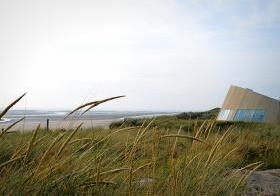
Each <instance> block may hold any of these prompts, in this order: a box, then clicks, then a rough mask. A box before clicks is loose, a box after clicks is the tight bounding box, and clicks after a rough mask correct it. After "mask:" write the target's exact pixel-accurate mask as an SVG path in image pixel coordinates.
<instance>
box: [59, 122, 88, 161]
mask: <svg viewBox="0 0 280 196" xmlns="http://www.w3.org/2000/svg"><path fill="white" fill-rule="evenodd" d="M83 124H84V123H80V124H79V125H78V127H77V128H76V129H75V130H74V131H73V132H72V133H71V134H70V135H69V137H68V138H67V139H66V140H65V142H64V143H63V144H62V145H61V147H60V149H59V150H58V153H57V154H56V158H58V157H59V156H60V154H61V153H62V151H63V150H64V148H65V147H66V145H67V144H68V143H69V141H70V140H71V139H72V137H73V136H74V135H75V133H76V132H77V131H78V130H79V129H80V128H81V127H82V125H83Z"/></svg>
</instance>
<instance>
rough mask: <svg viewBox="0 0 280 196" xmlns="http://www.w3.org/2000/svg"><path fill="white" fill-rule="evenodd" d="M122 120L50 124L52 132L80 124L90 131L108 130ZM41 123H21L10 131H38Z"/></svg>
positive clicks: (54, 121)
mask: <svg viewBox="0 0 280 196" xmlns="http://www.w3.org/2000/svg"><path fill="white" fill-rule="evenodd" d="M120 120H121V119H106V120H53V121H50V122H49V128H50V130H55V129H71V128H75V127H77V126H78V125H79V124H80V123H83V126H82V129H88V128H103V129H108V128H109V125H110V124H111V123H112V122H116V121H120ZM38 124H39V123H35V122H30V121H26V122H24V121H23V122H20V123H19V124H17V125H15V126H14V127H12V128H11V129H10V130H11V131H21V132H26V131H32V130H34V129H36V127H37V126H38ZM40 124H41V128H46V126H47V123H46V122H42V123H40ZM8 126H9V124H8V123H5V124H0V129H1V130H2V129H5V128H6V127H8Z"/></svg>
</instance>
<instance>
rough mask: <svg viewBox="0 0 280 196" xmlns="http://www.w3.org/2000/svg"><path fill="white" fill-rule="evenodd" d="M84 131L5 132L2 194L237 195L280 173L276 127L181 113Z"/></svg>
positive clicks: (279, 135) (0, 162) (0, 154)
mask: <svg viewBox="0 0 280 196" xmlns="http://www.w3.org/2000/svg"><path fill="white" fill-rule="evenodd" d="M81 128H82V124H81V125H77V128H76V129H74V130H67V131H64V132H62V131H59V130H52V131H49V132H46V131H45V130H41V129H40V127H39V126H38V128H37V129H36V130H34V131H33V132H30V133H20V132H9V131H6V132H4V133H3V132H2V134H1V138H0V140H1V141H0V151H1V152H0V170H1V174H0V192H1V194H5V195H6V194H54V195H56V194H98V195H113V194H116V195H124V194H125V195H144V194H145V195H146V194H150V195H229V194H238V193H243V192H244V191H245V190H244V182H245V181H246V178H247V177H248V175H250V172H252V171H254V170H256V169H266V168H280V157H279V153H278V152H279V151H280V146H279V145H280V142H279V141H280V127H279V126H276V125H275V126H274V125H266V124H246V123H237V124H221V123H218V124H217V123H216V122H215V121H213V120H203V121H197V120H186V119H178V118H177V117H176V116H173V117H158V118H156V119H154V120H151V119H146V120H137V121H135V122H134V124H133V125H131V124H129V123H123V124H122V125H117V124H115V125H112V127H111V129H109V130H97V129H95V130H84V129H83V130H81ZM240 171H244V172H240Z"/></svg>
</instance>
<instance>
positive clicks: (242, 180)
mask: <svg viewBox="0 0 280 196" xmlns="http://www.w3.org/2000/svg"><path fill="white" fill-rule="evenodd" d="M253 165H254V166H255V167H254V168H253V169H252V170H250V171H249V172H247V173H245V174H244V175H243V176H242V177H241V178H240V180H239V181H238V183H237V184H236V186H235V188H234V190H233V193H235V192H236V190H237V189H238V187H240V185H241V184H242V183H244V181H246V179H247V178H248V177H249V176H250V175H251V174H252V173H253V172H254V171H256V170H257V169H258V168H260V167H261V166H262V165H263V163H262V162H261V161H259V162H256V163H252V164H249V165H248V166H250V167H252V166H253ZM248 166H246V167H248ZM250 167H248V168H250ZM244 168H245V167H244Z"/></svg>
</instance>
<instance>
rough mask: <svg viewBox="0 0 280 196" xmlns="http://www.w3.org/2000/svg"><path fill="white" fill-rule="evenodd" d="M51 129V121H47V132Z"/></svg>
mask: <svg viewBox="0 0 280 196" xmlns="http://www.w3.org/2000/svg"><path fill="white" fill-rule="evenodd" d="M49 128H50V119H47V131H49Z"/></svg>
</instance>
